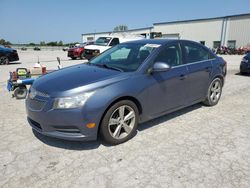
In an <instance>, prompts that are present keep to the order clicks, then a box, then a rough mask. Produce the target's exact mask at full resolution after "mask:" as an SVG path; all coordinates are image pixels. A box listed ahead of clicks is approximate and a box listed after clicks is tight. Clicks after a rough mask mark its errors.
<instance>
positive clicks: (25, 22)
mask: <svg viewBox="0 0 250 188" xmlns="http://www.w3.org/2000/svg"><path fill="white" fill-rule="evenodd" d="M242 13H250V0H207V1H204V0H188V1H184V0H171V1H167V0H152V1H149V0H123V1H121V0H89V1H87V0H0V38H4V39H5V40H8V41H10V42H12V43H29V42H36V43H39V42H40V41H46V42H49V41H59V40H62V41H63V42H75V41H80V40H81V34H82V33H87V32H100V31H112V30H113V28H114V27H115V26H116V25H120V24H124V25H127V26H128V28H129V29H134V28H140V27H149V26H152V24H153V23H156V22H166V21H176V20H187V19H197V18H207V17H217V16H226V15H233V14H242Z"/></svg>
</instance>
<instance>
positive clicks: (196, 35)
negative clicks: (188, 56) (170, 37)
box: [154, 19, 222, 47]
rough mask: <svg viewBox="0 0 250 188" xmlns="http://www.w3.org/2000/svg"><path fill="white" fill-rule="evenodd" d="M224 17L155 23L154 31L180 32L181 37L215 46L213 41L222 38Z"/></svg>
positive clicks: (165, 32) (163, 32) (164, 32)
mask: <svg viewBox="0 0 250 188" xmlns="http://www.w3.org/2000/svg"><path fill="white" fill-rule="evenodd" d="M221 29H222V19H217V20H208V21H192V22H183V23H173V24H166V25H155V26H154V31H156V32H162V34H178V33H179V34H180V39H188V40H194V41H197V42H200V41H206V44H205V45H206V46H208V47H213V41H220V40H221Z"/></svg>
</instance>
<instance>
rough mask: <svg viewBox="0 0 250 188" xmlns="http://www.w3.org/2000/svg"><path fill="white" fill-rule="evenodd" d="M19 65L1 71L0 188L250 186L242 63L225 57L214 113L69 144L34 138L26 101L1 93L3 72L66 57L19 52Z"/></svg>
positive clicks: (180, 115)
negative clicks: (120, 137) (127, 136)
mask: <svg viewBox="0 0 250 188" xmlns="http://www.w3.org/2000/svg"><path fill="white" fill-rule="evenodd" d="M19 55H20V61H21V62H22V64H12V65H4V66H1V67H0V86H1V90H0V130H1V134H0V187H80V186H81V187H107V188H110V187H115V188H116V187H129V188H130V187H143V188H144V187H212V188H215V187H219V188H221V187H249V185H250V116H249V114H250V107H249V106H250V81H249V79H250V77H249V76H241V75H238V74H237V73H238V71H239V62H240V60H241V58H242V56H225V57H224V58H225V59H226V60H227V62H228V76H227V79H226V85H225V87H224V90H223V95H222V98H221V101H220V102H219V104H218V105H217V106H215V107H205V106H202V105H200V104H197V105H194V106H191V107H189V108H185V109H183V110H180V111H178V112H175V113H172V114H169V115H166V116H163V117H161V118H158V119H155V120H153V121H150V122H147V123H144V124H141V125H140V126H139V130H138V133H137V135H136V136H135V137H134V138H133V139H132V140H130V141H128V142H126V143H124V144H121V145H118V146H107V145H105V144H104V143H103V142H102V141H95V142H69V141H63V140H57V139H53V138H48V137H44V136H41V135H37V134H34V133H33V132H32V130H31V128H30V126H29V125H28V123H27V121H26V115H25V108H24V100H15V99H13V98H11V96H10V94H9V93H8V92H7V91H6V90H5V89H4V87H5V82H6V80H7V78H8V71H11V70H14V69H15V68H16V67H31V66H32V65H33V64H34V62H36V61H37V56H38V55H39V57H40V61H41V62H43V63H42V64H45V65H47V66H48V67H49V68H55V67H56V66H57V63H56V57H57V56H59V57H61V59H62V60H63V61H62V63H63V66H70V65H73V64H76V63H80V62H82V61H80V60H76V61H72V60H68V58H67V57H66V52H62V51H46V52H45V51H41V52H33V51H27V52H19Z"/></svg>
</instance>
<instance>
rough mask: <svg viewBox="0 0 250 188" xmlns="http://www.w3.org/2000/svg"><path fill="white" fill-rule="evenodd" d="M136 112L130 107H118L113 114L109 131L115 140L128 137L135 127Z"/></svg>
mask: <svg viewBox="0 0 250 188" xmlns="http://www.w3.org/2000/svg"><path fill="white" fill-rule="evenodd" d="M135 118H136V115H135V111H134V110H133V108H131V107H130V106H128V105H122V106H120V107H118V108H117V109H116V110H114V112H113V113H112V114H111V116H110V119H109V123H108V130H109V134H110V135H111V136H112V137H113V138H114V139H118V140H119V139H123V138H125V137H127V136H128V135H129V134H130V133H131V131H132V130H133V128H134V126H135Z"/></svg>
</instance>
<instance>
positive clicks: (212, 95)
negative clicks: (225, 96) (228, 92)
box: [203, 78, 222, 106]
mask: <svg viewBox="0 0 250 188" xmlns="http://www.w3.org/2000/svg"><path fill="white" fill-rule="evenodd" d="M221 93H222V80H221V79H220V78H215V79H214V80H213V81H212V82H211V83H210V85H209V88H208V91H207V97H206V100H205V101H203V103H204V104H205V105H207V106H214V105H216V104H218V102H219V100H220V97H221Z"/></svg>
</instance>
